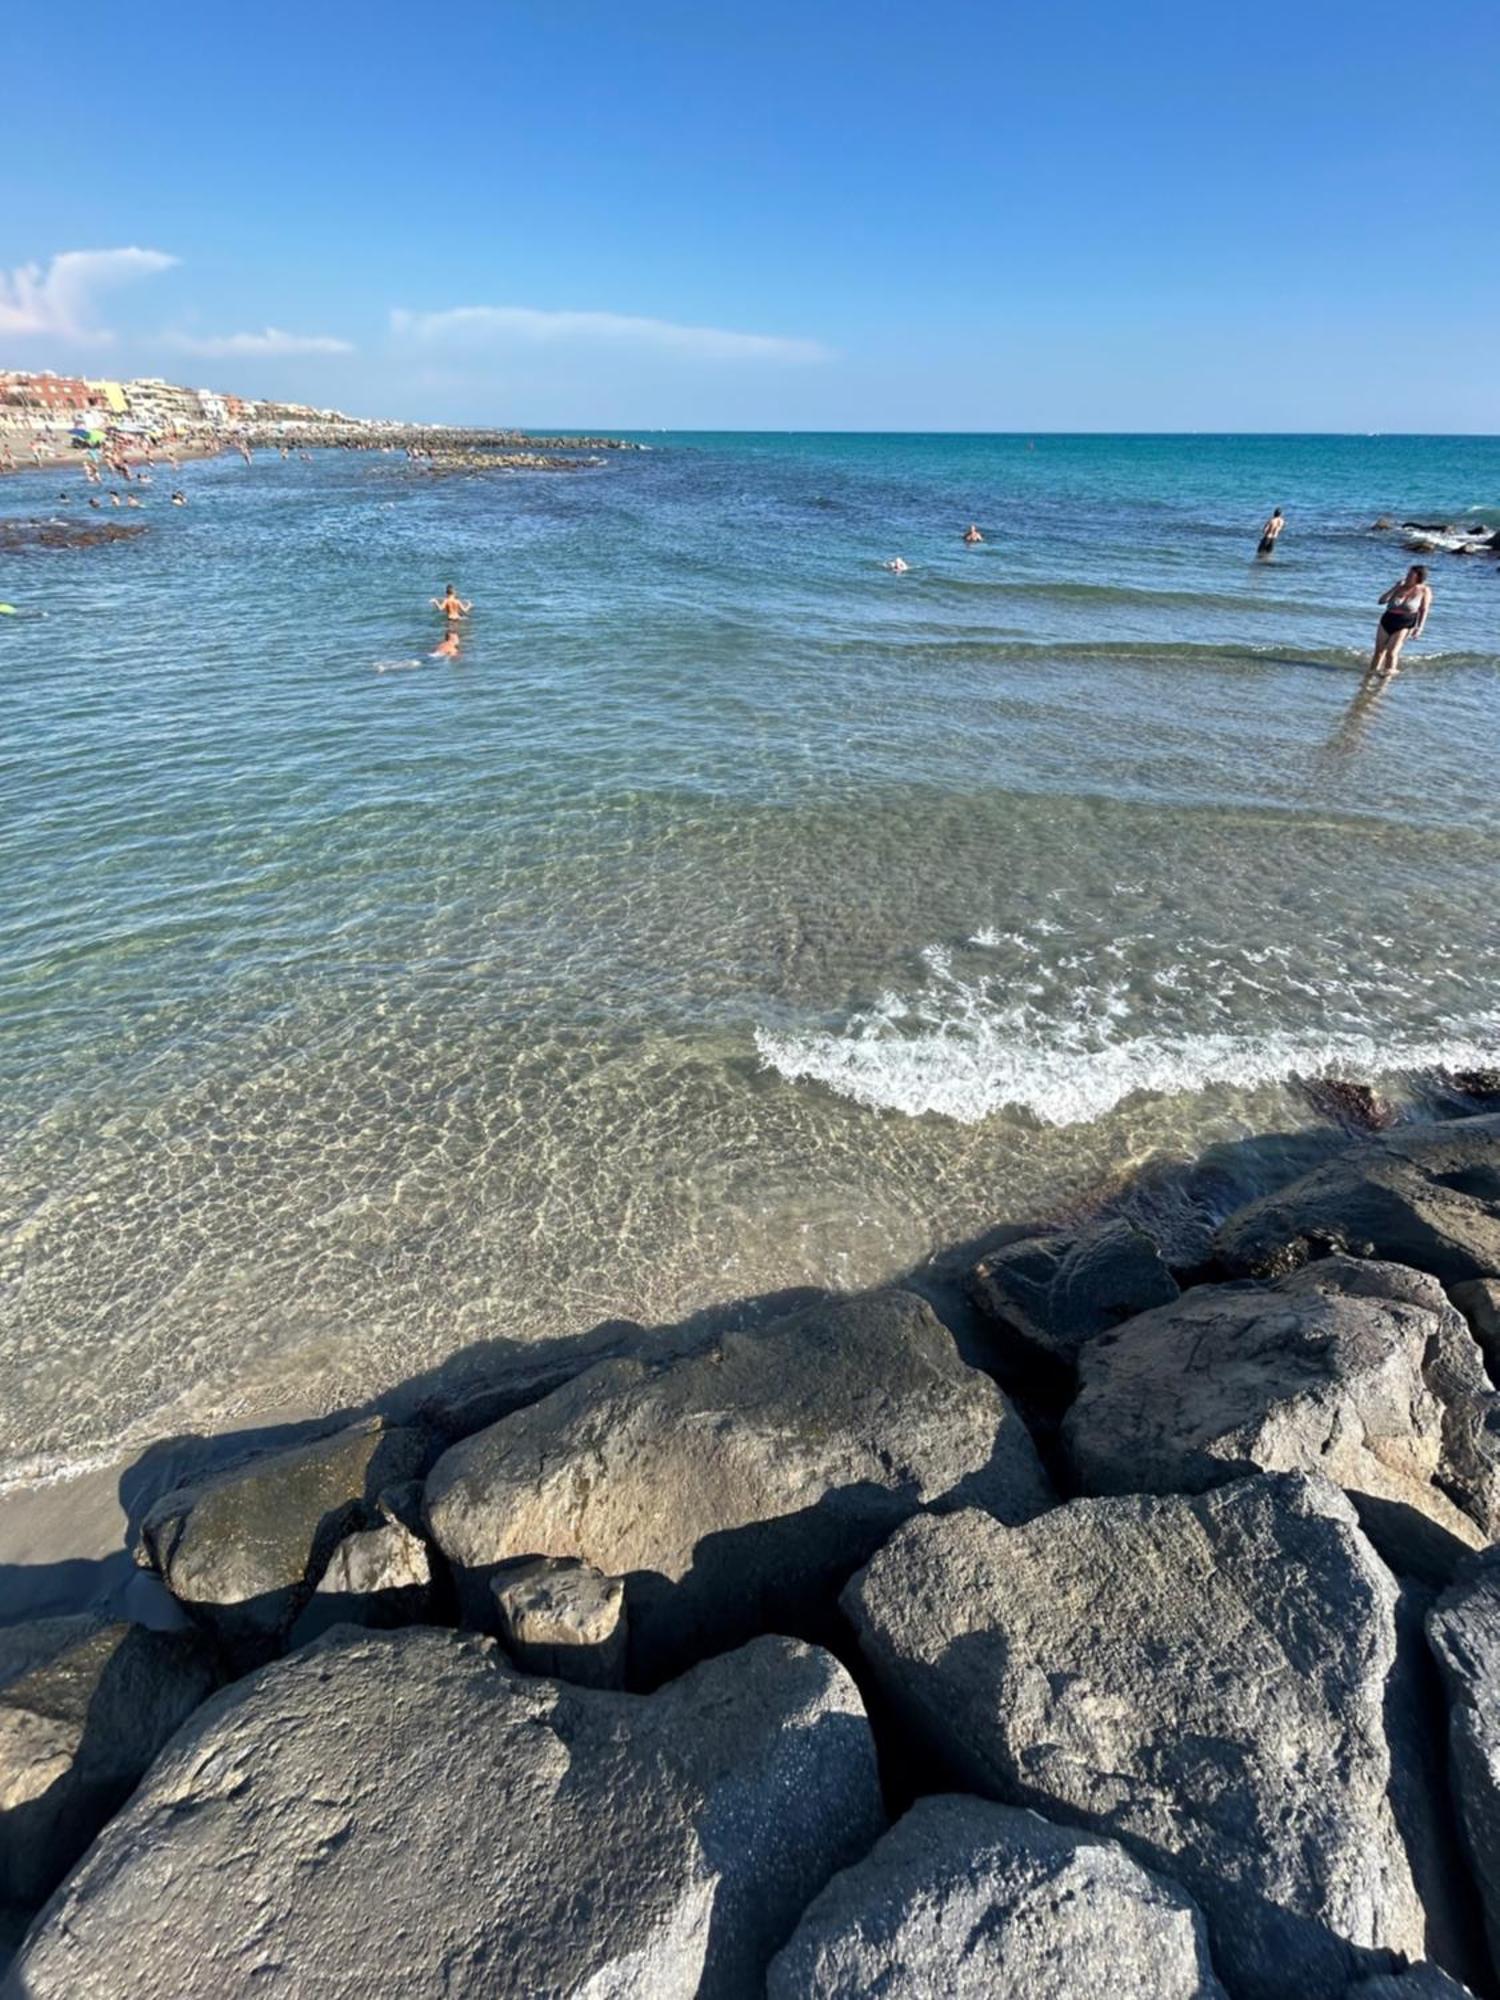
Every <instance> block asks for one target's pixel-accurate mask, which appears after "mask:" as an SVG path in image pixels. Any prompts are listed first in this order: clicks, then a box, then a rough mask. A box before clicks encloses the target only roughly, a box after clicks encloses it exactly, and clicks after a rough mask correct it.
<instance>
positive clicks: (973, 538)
mask: <svg viewBox="0 0 1500 2000" xmlns="http://www.w3.org/2000/svg"><path fill="white" fill-rule="evenodd" d="M964 540H965V541H966V542H967V543H968V544H969V545H970V547H971V548H972V546H973V545H974V543H975V542H982V541H983V540H984V536H983V535H981V534H980V532H979V530H978V528H977V527H976V526H975V525H974V523H973V522H972V521H971V522H970V523H969V525H968V527H967V528H965V529H964Z"/></svg>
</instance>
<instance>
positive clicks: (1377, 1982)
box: [1344, 1965, 1474, 2000]
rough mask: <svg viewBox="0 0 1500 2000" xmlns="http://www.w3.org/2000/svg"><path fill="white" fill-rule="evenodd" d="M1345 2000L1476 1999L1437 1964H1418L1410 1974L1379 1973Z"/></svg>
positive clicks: (1352, 1990)
mask: <svg viewBox="0 0 1500 2000" xmlns="http://www.w3.org/2000/svg"><path fill="white" fill-rule="evenodd" d="M1344 2000H1474V1996H1473V1994H1472V1993H1471V1992H1470V1991H1469V1989H1468V1987H1467V1986H1460V1985H1459V1983H1458V1981H1457V1980H1456V1979H1450V1978H1449V1977H1448V1975H1447V1973H1446V1972H1443V1971H1442V1970H1440V1968H1439V1967H1437V1966H1435V1965H1414V1966H1412V1967H1410V1968H1409V1970H1407V1971H1406V1972H1382V1973H1377V1975H1376V1976H1375V1978H1374V1979H1361V1980H1360V1981H1359V1983H1358V1984H1357V1985H1355V1986H1351V1987H1350V1988H1349V1990H1348V1992H1347V1993H1346V1994H1345V1995H1344Z"/></svg>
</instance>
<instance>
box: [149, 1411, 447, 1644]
mask: <svg viewBox="0 0 1500 2000" xmlns="http://www.w3.org/2000/svg"><path fill="white" fill-rule="evenodd" d="M428 1455H429V1453H428V1443H427V1435H426V1433H425V1432H424V1431H421V1430H418V1429H416V1428H414V1427H410V1426H397V1427H394V1428H392V1427H388V1426H386V1425H384V1424H383V1423H382V1422H381V1421H380V1419H378V1418H375V1419H372V1420H370V1421H368V1422H365V1423H358V1424H352V1425H350V1426H349V1428H348V1429H346V1430H341V1431H335V1432H334V1433H333V1434H332V1435H331V1436H328V1437H321V1438H316V1439H314V1440H313V1441H312V1442H311V1443H310V1444H303V1445H297V1446H295V1447H293V1448H292V1449H291V1450H289V1451H273V1452H264V1453H261V1454H260V1455H259V1456H257V1457H255V1458H252V1459H250V1460H249V1461H247V1462H246V1463H245V1464H243V1465H240V1466H238V1467H236V1468H234V1469H233V1470H231V1471H229V1472H225V1473H222V1474H220V1475H218V1476H217V1477H214V1478H212V1479H209V1480H206V1481H204V1482H203V1483H202V1484H200V1485H197V1486H189V1487H182V1488H179V1489H178V1490H177V1491H176V1492H174V1493H168V1494H166V1495H165V1496H164V1497H163V1498H162V1499H161V1500H159V1501H157V1503H156V1505H155V1506H154V1507H152V1508H151V1510H150V1511H149V1513H148V1514H147V1515H146V1517H145V1519H144V1521H143V1522H142V1523H141V1550H142V1552H143V1553H144V1555H145V1556H146V1558H147V1559H148V1560H149V1561H150V1563H151V1564H152V1566H153V1567H154V1568H155V1570H156V1572H157V1574H158V1575H159V1576H160V1577H161V1578H162V1580H163V1581H164V1582H165V1584H166V1585H167V1588H168V1589H169V1590H170V1591H171V1592H172V1595H173V1596H174V1597H175V1598H176V1599H177V1600H178V1602H179V1603H180V1604H182V1605H183V1606H185V1607H186V1609H187V1610H188V1611H189V1612H190V1613H191V1614H192V1616H193V1617H194V1618H195V1619H196V1620H197V1621H198V1622H199V1623H200V1624H202V1625H203V1626H204V1627H206V1628H207V1630H209V1631H210V1632H212V1633H213V1635H214V1636H215V1638H216V1639H217V1640H218V1641H219V1643H220V1644H221V1645H222V1646H223V1647H224V1649H225V1651H226V1653H227V1654H228V1655H229V1656H230V1658H231V1659H232V1660H233V1661H234V1663H235V1664H236V1665H237V1666H245V1665H253V1664H255V1663H256V1662H258V1661H261V1660H264V1659H266V1658H267V1657H269V1656H270V1655H271V1654H272V1653H274V1652H275V1650H276V1649H277V1647H278V1646H279V1645H280V1644H281V1643H282V1641H283V1639H284V1638H285V1636H286V1634H287V1632H288V1630H289V1629H290V1627H291V1624H292V1621H293V1620H294V1619H295V1617H296V1615H297V1613H298V1612H299V1611H300V1610H301V1608H302V1605H303V1604H304V1603H305V1601H306V1600H307V1598H308V1597H309V1596H310V1595H311V1592H312V1586H313V1582H314V1580H315V1579H316V1578H317V1577H319V1576H320V1575H321V1574H322V1572H323V1570H324V1568H325V1567H326V1565H327V1563H328V1560H329V1558H330V1556H331V1555H332V1553H333V1550H334V1548H335V1547H336V1545H337V1544H338V1543H339V1542H340V1541H341V1540H342V1539H343V1537H344V1536H345V1535H346V1534H347V1533H348V1532H349V1531H350V1530H351V1529H353V1528H362V1527H367V1526H372V1525H374V1524H375V1522H376V1521H377V1520H378V1518H379V1516H378V1513H377V1510H376V1504H375V1503H376V1496H377V1495H378V1494H379V1492H380V1491H381V1489H382V1488H383V1487H385V1486H387V1485H394V1484H397V1483H399V1482H400V1481H402V1480H404V1479H408V1478H411V1477H413V1476H414V1475H416V1474H418V1473H420V1472H421V1470H422V1469H423V1466H424V1464H425V1462H426V1459H427V1457H428Z"/></svg>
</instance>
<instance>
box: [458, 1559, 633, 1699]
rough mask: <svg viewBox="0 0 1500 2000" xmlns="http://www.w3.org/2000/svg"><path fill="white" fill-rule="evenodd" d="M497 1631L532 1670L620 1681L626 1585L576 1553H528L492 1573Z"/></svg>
mask: <svg viewBox="0 0 1500 2000" xmlns="http://www.w3.org/2000/svg"><path fill="white" fill-rule="evenodd" d="M491 1588H492V1590H493V1591H494V1596H495V1611H496V1615H497V1618H498V1621H499V1627H500V1637H501V1640H502V1642H503V1643H504V1646H505V1649H506V1651H507V1652H508V1653H509V1654H510V1656H511V1658H512V1659H513V1660H514V1661H515V1663H516V1665H517V1666H518V1667H520V1668H522V1669H523V1671H525V1672H526V1673H528V1674H555V1675H556V1676H557V1678H558V1679H559V1680H564V1681H576V1682H577V1683H578V1684H579V1686H580V1687H623V1686H624V1684H625V1660H626V1640H627V1637H628V1633H629V1623H628V1620H627V1618H626V1614H625V1585H624V1584H623V1582H622V1581H621V1580H620V1578H619V1577H617V1576H602V1575H601V1574H600V1573H599V1571H598V1570H596V1569H591V1568H590V1567H589V1565H588V1564H587V1563H581V1562H577V1561H575V1560H574V1559H573V1558H571V1557H567V1556H563V1557H551V1556H523V1557H522V1558H521V1559H520V1561H519V1562H516V1563H506V1564H504V1565H503V1566H502V1567H501V1568H500V1569H499V1570H497V1571H496V1572H495V1575H494V1576H493V1578H492V1579H491Z"/></svg>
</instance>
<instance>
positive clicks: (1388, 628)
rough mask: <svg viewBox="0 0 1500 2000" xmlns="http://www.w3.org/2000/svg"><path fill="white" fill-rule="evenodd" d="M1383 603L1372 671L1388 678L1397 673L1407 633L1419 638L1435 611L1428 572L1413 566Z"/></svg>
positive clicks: (1418, 564) (1391, 588)
mask: <svg viewBox="0 0 1500 2000" xmlns="http://www.w3.org/2000/svg"><path fill="white" fill-rule="evenodd" d="M1380 602H1381V603H1382V604H1383V605H1384V606H1385V614H1384V616H1383V617H1382V618H1381V621H1380V623H1379V625H1378V626H1377V627H1376V630H1375V651H1374V652H1373V653H1372V654H1371V655H1370V667H1369V671H1370V672H1371V673H1372V674H1381V675H1383V676H1386V677H1389V676H1390V675H1391V674H1393V673H1395V672H1396V671H1397V668H1398V663H1399V661H1400V659H1401V648H1402V647H1403V646H1404V645H1405V644H1406V636H1407V634H1408V633H1409V632H1415V633H1417V634H1418V636H1420V635H1421V633H1422V632H1423V631H1425V629H1426V626H1427V614H1428V612H1429V611H1430V610H1431V609H1432V592H1431V591H1430V590H1429V589H1428V587H1427V572H1426V570H1425V569H1424V568H1423V567H1422V565H1421V564H1420V563H1413V564H1412V566H1411V568H1410V569H1409V570H1408V571H1407V572H1406V575H1405V576H1404V577H1403V578H1402V579H1401V581H1400V583H1393V584H1392V585H1391V587H1390V589H1389V590H1388V591H1386V592H1385V593H1384V594H1383V595H1382V597H1381V599H1380Z"/></svg>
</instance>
